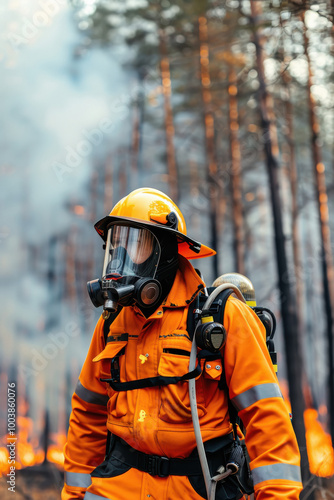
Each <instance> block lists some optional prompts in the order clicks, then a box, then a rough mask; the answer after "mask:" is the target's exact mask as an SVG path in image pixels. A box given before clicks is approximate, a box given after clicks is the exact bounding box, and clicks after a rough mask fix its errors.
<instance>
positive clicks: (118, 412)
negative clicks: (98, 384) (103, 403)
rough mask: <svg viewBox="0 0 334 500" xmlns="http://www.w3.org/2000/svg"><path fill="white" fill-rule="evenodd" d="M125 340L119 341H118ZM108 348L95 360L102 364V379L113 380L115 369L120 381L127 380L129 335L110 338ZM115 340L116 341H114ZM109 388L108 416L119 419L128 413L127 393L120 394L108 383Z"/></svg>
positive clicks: (94, 360)
mask: <svg viewBox="0 0 334 500" xmlns="http://www.w3.org/2000/svg"><path fill="white" fill-rule="evenodd" d="M122 338H123V339H125V340H118V339H122ZM109 339H110V341H109V342H107V344H106V347H105V348H104V349H103V351H102V352H100V354H98V355H97V356H96V357H95V358H94V359H93V362H94V363H99V364H100V378H102V379H104V378H112V377H113V373H112V372H113V369H115V370H116V371H117V372H118V374H119V377H120V380H125V355H124V353H125V348H126V346H127V343H128V342H127V334H122V335H120V336H114V337H109ZM114 339H115V340H114ZM106 384H107V386H108V388H107V390H108V396H109V401H108V414H109V415H111V416H113V417H116V418H119V417H123V416H124V415H126V413H127V400H126V393H118V392H115V391H113V389H112V388H111V387H110V386H109V384H108V383H107V382H106Z"/></svg>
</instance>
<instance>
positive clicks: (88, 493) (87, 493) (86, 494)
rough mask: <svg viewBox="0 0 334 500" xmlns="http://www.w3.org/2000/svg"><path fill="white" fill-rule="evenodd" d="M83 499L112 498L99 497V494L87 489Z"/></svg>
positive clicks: (106, 499) (103, 499)
mask: <svg viewBox="0 0 334 500" xmlns="http://www.w3.org/2000/svg"><path fill="white" fill-rule="evenodd" d="M84 500H112V498H109V497H108V498H107V497H100V495H94V493H90V492H89V491H86V493H85V496H84Z"/></svg>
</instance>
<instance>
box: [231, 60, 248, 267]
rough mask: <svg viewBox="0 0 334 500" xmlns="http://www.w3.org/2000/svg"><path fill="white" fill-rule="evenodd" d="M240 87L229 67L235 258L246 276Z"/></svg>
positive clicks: (237, 265) (232, 70)
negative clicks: (239, 120)
mask: <svg viewBox="0 0 334 500" xmlns="http://www.w3.org/2000/svg"><path fill="white" fill-rule="evenodd" d="M237 94H238V87H237V76H236V72H235V70H234V69H233V67H232V66H229V87H228V95H229V128H230V150H231V162H232V165H231V166H232V169H231V188H232V190H231V194H232V218H233V226H234V227H233V229H234V242H233V247H234V258H235V270H236V271H237V272H238V273H240V274H245V234H244V217H243V209H242V188H241V162H240V160H241V152H240V142H239V137H238V131H239V122H238V99H237Z"/></svg>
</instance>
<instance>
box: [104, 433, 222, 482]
mask: <svg viewBox="0 0 334 500" xmlns="http://www.w3.org/2000/svg"><path fill="white" fill-rule="evenodd" d="M111 441H112V442H111V446H110V451H109V454H108V458H109V459H113V458H115V459H117V460H118V461H119V462H122V463H123V464H125V465H127V466H130V467H134V468H135V469H138V470H140V471H142V472H147V473H148V474H150V475H151V476H159V477H167V476H169V475H171V476H198V475H201V474H202V468H201V463H200V460H199V457H198V455H197V453H196V455H197V456H195V457H192V456H191V457H187V458H167V457H161V456H159V455H148V454H147V453H143V452H141V451H138V450H136V449H135V448H132V446H130V445H129V444H127V443H126V442H125V441H124V440H123V439H121V438H119V437H117V436H113V437H112V439H111ZM229 441H230V440H229ZM108 458H107V460H108Z"/></svg>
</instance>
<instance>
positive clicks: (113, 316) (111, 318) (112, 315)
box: [103, 307, 122, 345]
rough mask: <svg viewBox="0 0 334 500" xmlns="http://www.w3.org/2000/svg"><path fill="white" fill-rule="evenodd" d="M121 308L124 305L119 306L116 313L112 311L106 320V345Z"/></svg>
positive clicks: (104, 332)
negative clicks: (111, 327)
mask: <svg viewBox="0 0 334 500" xmlns="http://www.w3.org/2000/svg"><path fill="white" fill-rule="evenodd" d="M121 310H122V307H118V309H117V311H115V312H114V313H110V315H109V317H108V318H107V319H105V320H104V324H103V336H104V344H105V345H106V343H107V337H108V335H109V330H110V326H111V324H112V323H113V322H114V321H115V319H116V318H117V316H118V315H119V313H120V312H121Z"/></svg>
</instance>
